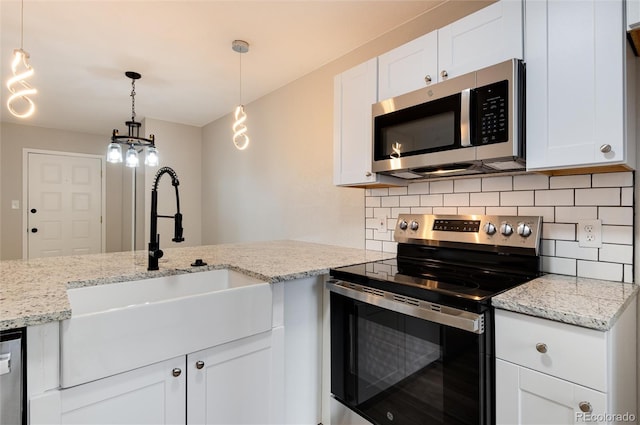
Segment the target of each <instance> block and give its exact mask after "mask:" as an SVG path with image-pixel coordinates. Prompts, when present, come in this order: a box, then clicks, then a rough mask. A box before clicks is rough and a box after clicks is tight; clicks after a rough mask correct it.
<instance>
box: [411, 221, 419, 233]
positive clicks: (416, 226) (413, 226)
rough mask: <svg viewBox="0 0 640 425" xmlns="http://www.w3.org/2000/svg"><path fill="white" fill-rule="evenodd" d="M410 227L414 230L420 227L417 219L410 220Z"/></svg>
mask: <svg viewBox="0 0 640 425" xmlns="http://www.w3.org/2000/svg"><path fill="white" fill-rule="evenodd" d="M410 227H411V230H413V231H416V230H418V227H420V225H419V224H418V222H417V221H412V222H411V225H410Z"/></svg>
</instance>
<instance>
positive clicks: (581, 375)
mask: <svg viewBox="0 0 640 425" xmlns="http://www.w3.org/2000/svg"><path fill="white" fill-rule="evenodd" d="M495 331H496V424H497V425H516V424H523V425H525V424H527V425H528V424H540V425H542V424H548V425H564V424H579V423H594V424H614V423H623V422H625V420H624V418H627V422H628V420H629V419H630V420H631V421H632V422H633V421H635V420H636V419H637V410H636V394H637V392H636V388H637V387H636V367H637V365H636V361H637V360H636V347H635V343H630V342H629V341H635V337H636V304H635V301H634V302H632V303H631V305H629V306H628V307H627V308H626V310H625V311H624V312H623V313H622V315H621V316H620V317H619V318H618V320H617V321H616V323H615V324H614V326H613V327H612V328H611V329H610V330H608V331H599V330H595V329H588V328H584V327H580V326H574V325H569V324H566V323H560V322H555V321H552V320H547V319H542V318H538V317H532V316H527V315H524V314H518V313H514V312H510V311H505V310H496V311H495ZM625 415H626V416H625Z"/></svg>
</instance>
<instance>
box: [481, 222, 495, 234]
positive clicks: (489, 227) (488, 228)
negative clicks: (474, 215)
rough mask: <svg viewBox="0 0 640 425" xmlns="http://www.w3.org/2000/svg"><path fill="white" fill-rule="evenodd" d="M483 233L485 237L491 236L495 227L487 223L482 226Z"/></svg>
mask: <svg viewBox="0 0 640 425" xmlns="http://www.w3.org/2000/svg"><path fill="white" fill-rule="evenodd" d="M484 232H485V233H486V234H487V235H493V234H495V233H496V226H494V224H493V223H487V224H485V225H484Z"/></svg>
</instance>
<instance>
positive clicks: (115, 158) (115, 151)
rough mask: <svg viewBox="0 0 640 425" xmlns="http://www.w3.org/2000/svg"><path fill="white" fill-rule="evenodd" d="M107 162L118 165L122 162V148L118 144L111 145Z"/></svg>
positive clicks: (108, 149)
mask: <svg viewBox="0 0 640 425" xmlns="http://www.w3.org/2000/svg"><path fill="white" fill-rule="evenodd" d="M107 162H110V163H112V164H117V163H120V162H122V147H121V146H120V145H119V144H118V143H113V142H112V143H109V147H108V148H107Z"/></svg>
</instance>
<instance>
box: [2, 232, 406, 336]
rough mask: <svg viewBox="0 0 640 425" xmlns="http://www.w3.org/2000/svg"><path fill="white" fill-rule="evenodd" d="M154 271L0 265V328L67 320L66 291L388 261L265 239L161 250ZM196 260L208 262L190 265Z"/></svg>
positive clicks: (107, 259) (314, 271)
mask: <svg viewBox="0 0 640 425" xmlns="http://www.w3.org/2000/svg"><path fill="white" fill-rule="evenodd" d="M164 252H165V256H164V257H163V258H162V259H161V260H160V270H158V271H148V270H147V252H146V251H135V252H119V253H107V254H94V255H83V256H68V257H56V258H40V259H34V260H9V261H0V330H6V329H14V328H19V327H24V326H34V325H39V324H45V323H49V322H54V321H59V320H65V319H69V318H70V317H71V313H72V311H71V306H70V304H69V299H68V296H67V290H68V289H73V288H80V287H87V286H95V285H105V284H111V283H121V282H129V281H135V280H143V279H152V278H158V277H163V276H171V275H176V274H184V273H198V272H204V271H208V270H217V269H223V268H228V269H231V270H235V271H238V272H240V273H243V274H246V275H248V276H250V277H253V278H256V279H258V280H261V281H264V282H269V283H277V282H283V281H290V280H295V279H303V278H307V277H313V276H318V275H322V274H326V273H328V272H329V269H330V268H333V267H341V266H347V265H352V264H358V263H364V262H368V261H376V260H381V259H388V258H394V257H395V254H393V253H382V252H377V251H367V250H363V249H355V248H345V247H339V246H333V245H324V244H317V243H311V242H302V241H266V242H254V243H240V244H221V245H208V246H197V247H180V248H166V249H164ZM196 259H203V260H204V261H205V262H207V263H208V264H207V265H206V266H203V267H192V266H191V263H192V262H194V260H196Z"/></svg>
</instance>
